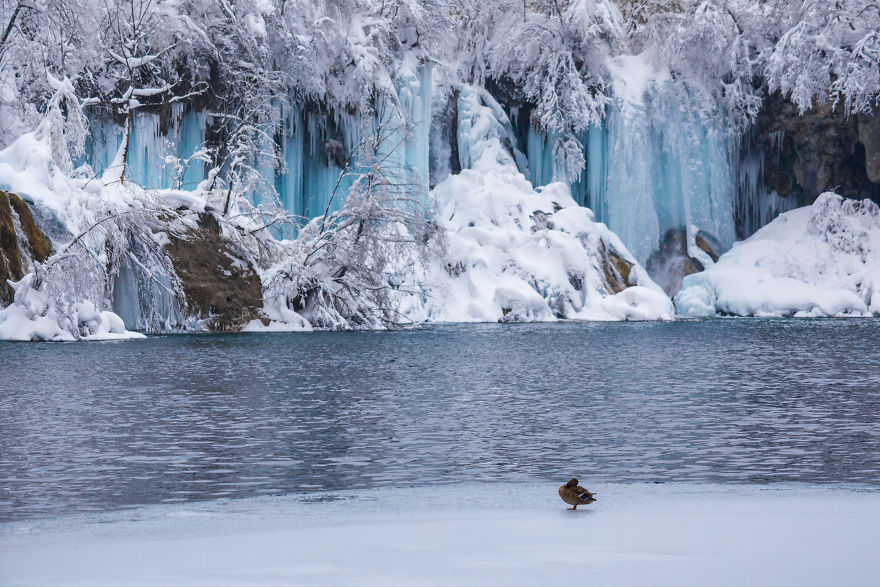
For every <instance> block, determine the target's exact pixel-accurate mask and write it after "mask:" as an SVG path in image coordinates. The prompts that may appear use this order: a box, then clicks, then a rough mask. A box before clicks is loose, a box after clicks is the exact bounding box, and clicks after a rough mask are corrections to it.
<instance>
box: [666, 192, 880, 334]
mask: <svg viewBox="0 0 880 587" xmlns="http://www.w3.org/2000/svg"><path fill="white" fill-rule="evenodd" d="M675 305H676V309H677V311H678V313H679V314H681V315H684V316H692V317H701V316H715V315H716V314H733V315H737V316H797V317H808V316H817V317H818V316H870V315H878V314H880V208H878V207H877V205H876V204H874V203H873V202H871V201H869V200H865V201H856V200H848V199H845V198H842V197H841V196H838V195H837V194H834V193H831V192H825V193H824V194H822V195H820V196H819V197H818V198H817V199H816V202H815V203H814V204H813V205H812V206H807V207H804V208H799V209H797V210H792V211H791V212H787V213H785V214H782V215H780V216H779V217H778V218H776V219H775V220H774V221H773V222H771V223H770V224H768V225H767V226H765V227H764V228H762V229H761V230H759V231H758V232H756V233H755V234H754V235H752V236H751V237H749V238H748V239H746V240H745V241H743V242H741V243H737V244H736V245H734V247H733V248H732V249H731V250H730V251H728V252H727V253H725V254H724V255H723V256H722V257H721V258H720V259H719V261H718V263H716V264H715V265H713V266H711V267H709V268H708V269H707V270H706V271H703V272H701V273H696V274H694V275H689V276H687V277H685V279H684V282H683V284H682V289H681V291H680V292H679V293H678V295H676V296H675Z"/></svg>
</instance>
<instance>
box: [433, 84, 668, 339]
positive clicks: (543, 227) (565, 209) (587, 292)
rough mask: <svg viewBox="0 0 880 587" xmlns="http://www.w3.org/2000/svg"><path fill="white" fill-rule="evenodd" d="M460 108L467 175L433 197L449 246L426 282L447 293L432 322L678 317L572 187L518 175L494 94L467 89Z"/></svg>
mask: <svg viewBox="0 0 880 587" xmlns="http://www.w3.org/2000/svg"><path fill="white" fill-rule="evenodd" d="M459 111H460V113H464V114H466V115H460V116H459V151H460V152H464V153H467V154H468V157H467V163H468V164H469V165H470V169H464V170H462V172H461V173H460V174H457V175H453V176H450V177H449V178H447V179H446V180H445V181H443V182H442V183H440V184H439V185H438V186H437V187H435V188H434V192H433V194H434V197H435V199H436V201H437V205H438V210H439V214H438V215H439V222H440V223H441V225H443V226H444V228H445V229H446V231H447V237H448V245H449V249H448V256H447V259H446V266H445V267H443V268H442V269H441V271H442V273H441V274H438V273H437V272H435V274H434V275H433V277H432V278H429V281H430V282H432V283H433V284H434V288H432V289H434V290H435V291H440V292H443V293H442V294H441V295H442V300H441V304H440V306H441V307H440V310H439V312H438V313H437V314H436V315H435V316H434V317H433V319H436V320H439V321H454V322H470V321H496V320H502V321H507V320H515V321H520V320H522V321H533V320H535V321H543V320H555V319H557V318H572V319H585V320H657V319H670V318H671V317H672V315H673V313H674V312H673V306H672V303H671V301H670V300H669V298H668V297H667V296H666V295H665V294H664V293H663V291H662V290H661V289H660V287H658V286H657V285H656V284H655V283H654V282H653V281H651V279H650V278H649V277H648V275H647V272H646V271H645V270H644V269H643V268H642V267H641V266H640V265H639V264H638V263H637V262H636V261H635V259H634V258H633V256H632V255H631V254H630V253H629V251H628V250H627V249H626V247H625V246H624V245H623V243H622V242H621V241H620V239H619V238H618V237H617V235H615V234H614V233H613V232H611V231H610V230H608V228H607V227H606V226H605V225H604V224H601V223H598V222H595V219H594V216H593V213H592V212H591V211H590V210H589V209H588V208H583V207H580V206H578V205H577V203H576V202H575V201H574V200H573V199H572V197H571V193H570V190H569V188H568V186H567V185H565V184H564V183H552V184H549V185H547V186H544V187H543V188H539V189H535V188H534V187H533V186H532V184H531V183H529V181H527V180H526V178H525V176H524V175H523V174H522V173H520V172H519V170H518V168H517V165H516V162H515V161H514V156H515V155H514V153H515V152H514V151H513V150H512V149H511V147H510V144H509V142H507V141H506V140H505V139H506V138H507V129H506V126H505V125H504V124H503V123H502V122H499V120H498V118H499V117H500V116H503V112H500V108H498V107H497V104H495V103H494V100H492V98H491V97H490V96H488V94H486V93H485V92H481V91H477V90H474V89H467V91H462V92H461V98H460V103H459ZM499 112H500V114H499ZM631 286H635V287H631Z"/></svg>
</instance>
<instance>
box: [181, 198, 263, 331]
mask: <svg viewBox="0 0 880 587" xmlns="http://www.w3.org/2000/svg"><path fill="white" fill-rule="evenodd" d="M170 241H171V242H170V243H169V244H168V245H167V246H166V247H165V250H166V251H167V253H168V254H169V256H170V257H171V261H172V263H173V264H174V270H175V271H176V273H177V275H178V277H179V278H180V280H181V283H182V287H183V292H184V295H185V296H186V305H187V308H186V311H187V313H188V314H189V315H190V316H195V317H197V318H198V319H201V320H205V326H206V328H208V329H209V330H212V331H217V332H229V331H233V332H234V331H238V330H241V329H242V327H244V326H245V325H246V324H247V323H248V322H250V321H251V320H254V319H259V318H260V315H259V311H260V309H261V308H262V307H263V287H262V283H261V281H260V277H259V275H257V272H256V271H255V270H254V268H253V266H252V265H251V264H250V263H249V262H248V261H247V260H245V259H243V258H242V256H241V255H240V254H238V253H237V252H236V251H235V250H234V249H233V248H232V247H231V246H230V243H229V241H227V240H225V239H224V238H223V236H222V234H221V231H220V225H219V223H218V222H217V219H216V218H215V217H214V216H213V215H212V214H208V213H205V214H201V215H200V216H199V223H198V228H197V229H194V230H190V231H188V232H187V233H185V234H183V235H180V236H171V237H170Z"/></svg>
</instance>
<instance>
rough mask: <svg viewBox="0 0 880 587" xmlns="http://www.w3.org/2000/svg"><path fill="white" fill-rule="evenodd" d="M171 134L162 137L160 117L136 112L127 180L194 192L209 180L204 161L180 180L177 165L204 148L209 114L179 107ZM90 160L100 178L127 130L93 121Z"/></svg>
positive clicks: (191, 166) (193, 165)
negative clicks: (201, 183)
mask: <svg viewBox="0 0 880 587" xmlns="http://www.w3.org/2000/svg"><path fill="white" fill-rule="evenodd" d="M175 106H176V107H175V108H173V109H172V113H171V117H172V120H171V124H170V126H169V130H168V134H167V135H162V134H161V133H160V132H159V130H160V119H159V115H158V114H153V113H149V112H136V113H135V114H133V115H132V120H131V132H130V135H129V144H128V158H127V159H126V164H127V166H128V168H127V169H126V174H125V176H126V179H128V180H129V181H132V182H134V183H137V184H139V185H141V186H143V187H145V188H150V189H165V188H177V187H178V182H180V186H179V187H180V188H181V189H185V190H193V189H195V188H196V186H198V184H199V182H201V181H202V180H203V179H204V177H205V165H204V163H203V162H202V161H192V162H190V163H189V165H188V166H187V167H186V169H185V171H184V173H183V175H182V177H180V178H178V174H177V163H178V161H180V162H181V163H185V161H186V160H187V159H189V158H190V157H192V155H193V154H194V153H195V152H196V151H197V150H198V149H200V148H201V147H202V145H203V143H204V137H205V114H204V113H200V112H192V111H185V110H184V109H183V105H175ZM89 130H90V132H89V137H88V139H87V142H86V153H87V157H86V161H85V162H87V163H88V164H89V165H90V166H91V168H92V171H93V172H95V174H97V175H100V174H101V173H102V172H103V171H104V169H106V168H107V166H108V165H110V163H111V162H112V161H113V158H114V157H115V156H116V151H117V150H118V148H119V144H120V143H121V142H122V138H123V128H122V127H120V126H119V125H117V124H115V123H113V122H112V121H111V120H109V119H106V118H101V119H98V120H92V121H90V122H89Z"/></svg>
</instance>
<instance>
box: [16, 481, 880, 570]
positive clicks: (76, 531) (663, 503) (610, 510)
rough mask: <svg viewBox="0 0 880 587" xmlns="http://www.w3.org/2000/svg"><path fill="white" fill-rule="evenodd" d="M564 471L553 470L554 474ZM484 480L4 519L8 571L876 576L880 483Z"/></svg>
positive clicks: (879, 543)
mask: <svg viewBox="0 0 880 587" xmlns="http://www.w3.org/2000/svg"><path fill="white" fill-rule="evenodd" d="M560 482H561V481H560ZM584 485H587V486H588V487H589V488H590V489H591V490H594V491H596V492H597V493H598V498H599V500H598V501H597V502H596V503H594V504H592V505H590V506H588V507H581V508H579V509H578V510H577V511H576V512H572V511H568V510H566V509H565V508H566V507H567V506H566V505H565V504H564V503H562V501H561V500H560V499H559V497H558V496H557V495H556V484H554V483H544V484H518V483H514V484H482V485H464V486H463V485H452V486H437V487H430V486H424V487H416V488H408V489H378V490H354V491H350V492H340V493H331V494H313V495H305V496H286V497H271V498H250V499H242V500H228V501H217V502H206V503H193V504H174V505H170V504H169V505H159V506H151V507H145V508H140V509H135V510H124V511H120V512H116V513H107V514H89V515H79V516H71V517H67V518H61V519H42V520H33V521H25V522H16V523H6V524H3V525H0V569H2V572H0V584H2V585H18V586H27V585H40V586H51V585H92V586H100V585H114V586H123V585H187V586H196V585H254V584H259V585H383V586H391V585H413V584H419V585H513V586H515V585H553V584H556V585H560V584H563V583H564V584H578V585H732V586H733V585H735V586H737V587H738V586H741V585H799V586H804V585H848V586H859V585H874V584H876V578H877V577H878V576H880V559H878V557H877V556H876V553H877V552H880V533H878V532H877V531H876V528H877V527H878V524H880V494H878V493H876V492H863V491H858V490H854V489H831V488H825V487H815V486H788V487H785V486H783V487H766V486H764V487H760V486H737V485H725V486H717V485H716V486H713V485H706V486H686V485H667V484H650V485H616V484H615V485H598V486H596V485H594V484H589V483H584Z"/></svg>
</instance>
